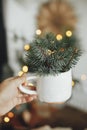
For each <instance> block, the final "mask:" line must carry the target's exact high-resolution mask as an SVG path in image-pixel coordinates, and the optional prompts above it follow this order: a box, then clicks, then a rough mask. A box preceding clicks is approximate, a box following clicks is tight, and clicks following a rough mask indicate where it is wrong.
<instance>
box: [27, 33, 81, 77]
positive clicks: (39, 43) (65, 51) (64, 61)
mask: <svg viewBox="0 0 87 130" xmlns="http://www.w3.org/2000/svg"><path fill="white" fill-rule="evenodd" d="M81 54H82V51H81V49H80V48H79V47H77V43H76V39H75V37H74V36H71V37H67V36H66V35H65V36H64V37H63V39H62V40H57V38H56V35H54V34H53V33H47V34H46V35H44V36H42V37H40V36H35V39H34V41H32V42H31V43H30V49H29V50H28V51H27V52H26V57H25V63H26V64H27V65H28V67H29V72H33V73H37V74H39V75H47V74H52V75H55V74H59V73H62V72H66V71H68V70H69V69H71V68H72V67H74V66H75V65H76V64H77V62H78V60H79V58H80V56H81Z"/></svg>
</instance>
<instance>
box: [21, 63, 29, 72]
mask: <svg viewBox="0 0 87 130" xmlns="http://www.w3.org/2000/svg"><path fill="white" fill-rule="evenodd" d="M22 70H23V72H25V73H26V72H28V66H26V65H25V66H23V68H22Z"/></svg>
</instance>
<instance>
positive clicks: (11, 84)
mask: <svg viewBox="0 0 87 130" xmlns="http://www.w3.org/2000/svg"><path fill="white" fill-rule="evenodd" d="M25 82H26V76H25V75H23V76H21V77H19V76H17V77H11V78H8V79H6V80H4V81H3V82H2V83H0V116H2V115H4V114H6V113H7V112H8V111H10V110H11V109H12V108H13V107H15V106H16V105H18V104H22V103H26V102H31V101H32V100H34V99H36V97H37V96H36V95H26V94H23V93H21V92H20V91H19V89H18V86H19V85H20V84H23V83H25Z"/></svg>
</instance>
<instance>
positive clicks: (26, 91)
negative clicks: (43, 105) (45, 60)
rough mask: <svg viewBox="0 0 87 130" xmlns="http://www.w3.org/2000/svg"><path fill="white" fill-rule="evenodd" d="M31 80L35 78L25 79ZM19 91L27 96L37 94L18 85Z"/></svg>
mask: <svg viewBox="0 0 87 130" xmlns="http://www.w3.org/2000/svg"><path fill="white" fill-rule="evenodd" d="M33 79H37V77H36V76H30V77H27V80H33ZM19 90H20V91H21V92H23V93H26V94H29V95H32V94H37V92H36V91H35V90H29V89H26V88H25V87H24V86H23V85H21V84H20V86H19Z"/></svg>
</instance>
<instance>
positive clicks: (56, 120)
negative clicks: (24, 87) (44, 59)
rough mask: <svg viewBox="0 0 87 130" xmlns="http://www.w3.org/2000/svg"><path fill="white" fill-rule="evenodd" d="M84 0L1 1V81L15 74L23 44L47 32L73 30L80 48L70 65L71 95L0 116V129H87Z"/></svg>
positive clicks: (58, 32) (29, 105) (85, 18)
mask: <svg viewBox="0 0 87 130" xmlns="http://www.w3.org/2000/svg"><path fill="white" fill-rule="evenodd" d="M86 12H87V1H86V0H77V1H75V0H0V81H2V80H4V79H5V78H8V77H10V76H15V75H18V72H19V71H20V70H21V67H22V65H21V56H22V55H23V51H24V46H25V45H26V44H27V43H29V42H31V41H32V40H33V38H34V36H35V34H36V35H42V34H44V33H45V32H47V31H51V32H53V33H54V34H60V38H61V36H62V33H63V32H64V30H65V28H70V29H71V30H70V33H73V32H74V33H75V36H76V37H77V39H78V43H79V45H80V46H81V49H82V50H83V52H84V53H83V55H82V56H81V58H80V61H79V62H78V64H77V65H76V67H75V68H73V81H72V87H73V92H72V97H71V98H70V99H69V101H67V102H66V103H64V104H55V105H49V104H44V103H40V102H39V101H33V102H32V103H29V104H23V105H19V106H17V107H15V108H14V109H13V110H12V111H11V112H9V113H7V114H6V115H5V116H4V117H1V118H0V123H1V125H0V130H4V129H5V130H6V129H9V130H10V129H12V130H13V129H14V130H16V129H18V130H30V129H36V130H51V129H54V130H86V128H87V36H86V35H87V28H86V24H87V17H86V16H87V14H86Z"/></svg>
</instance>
